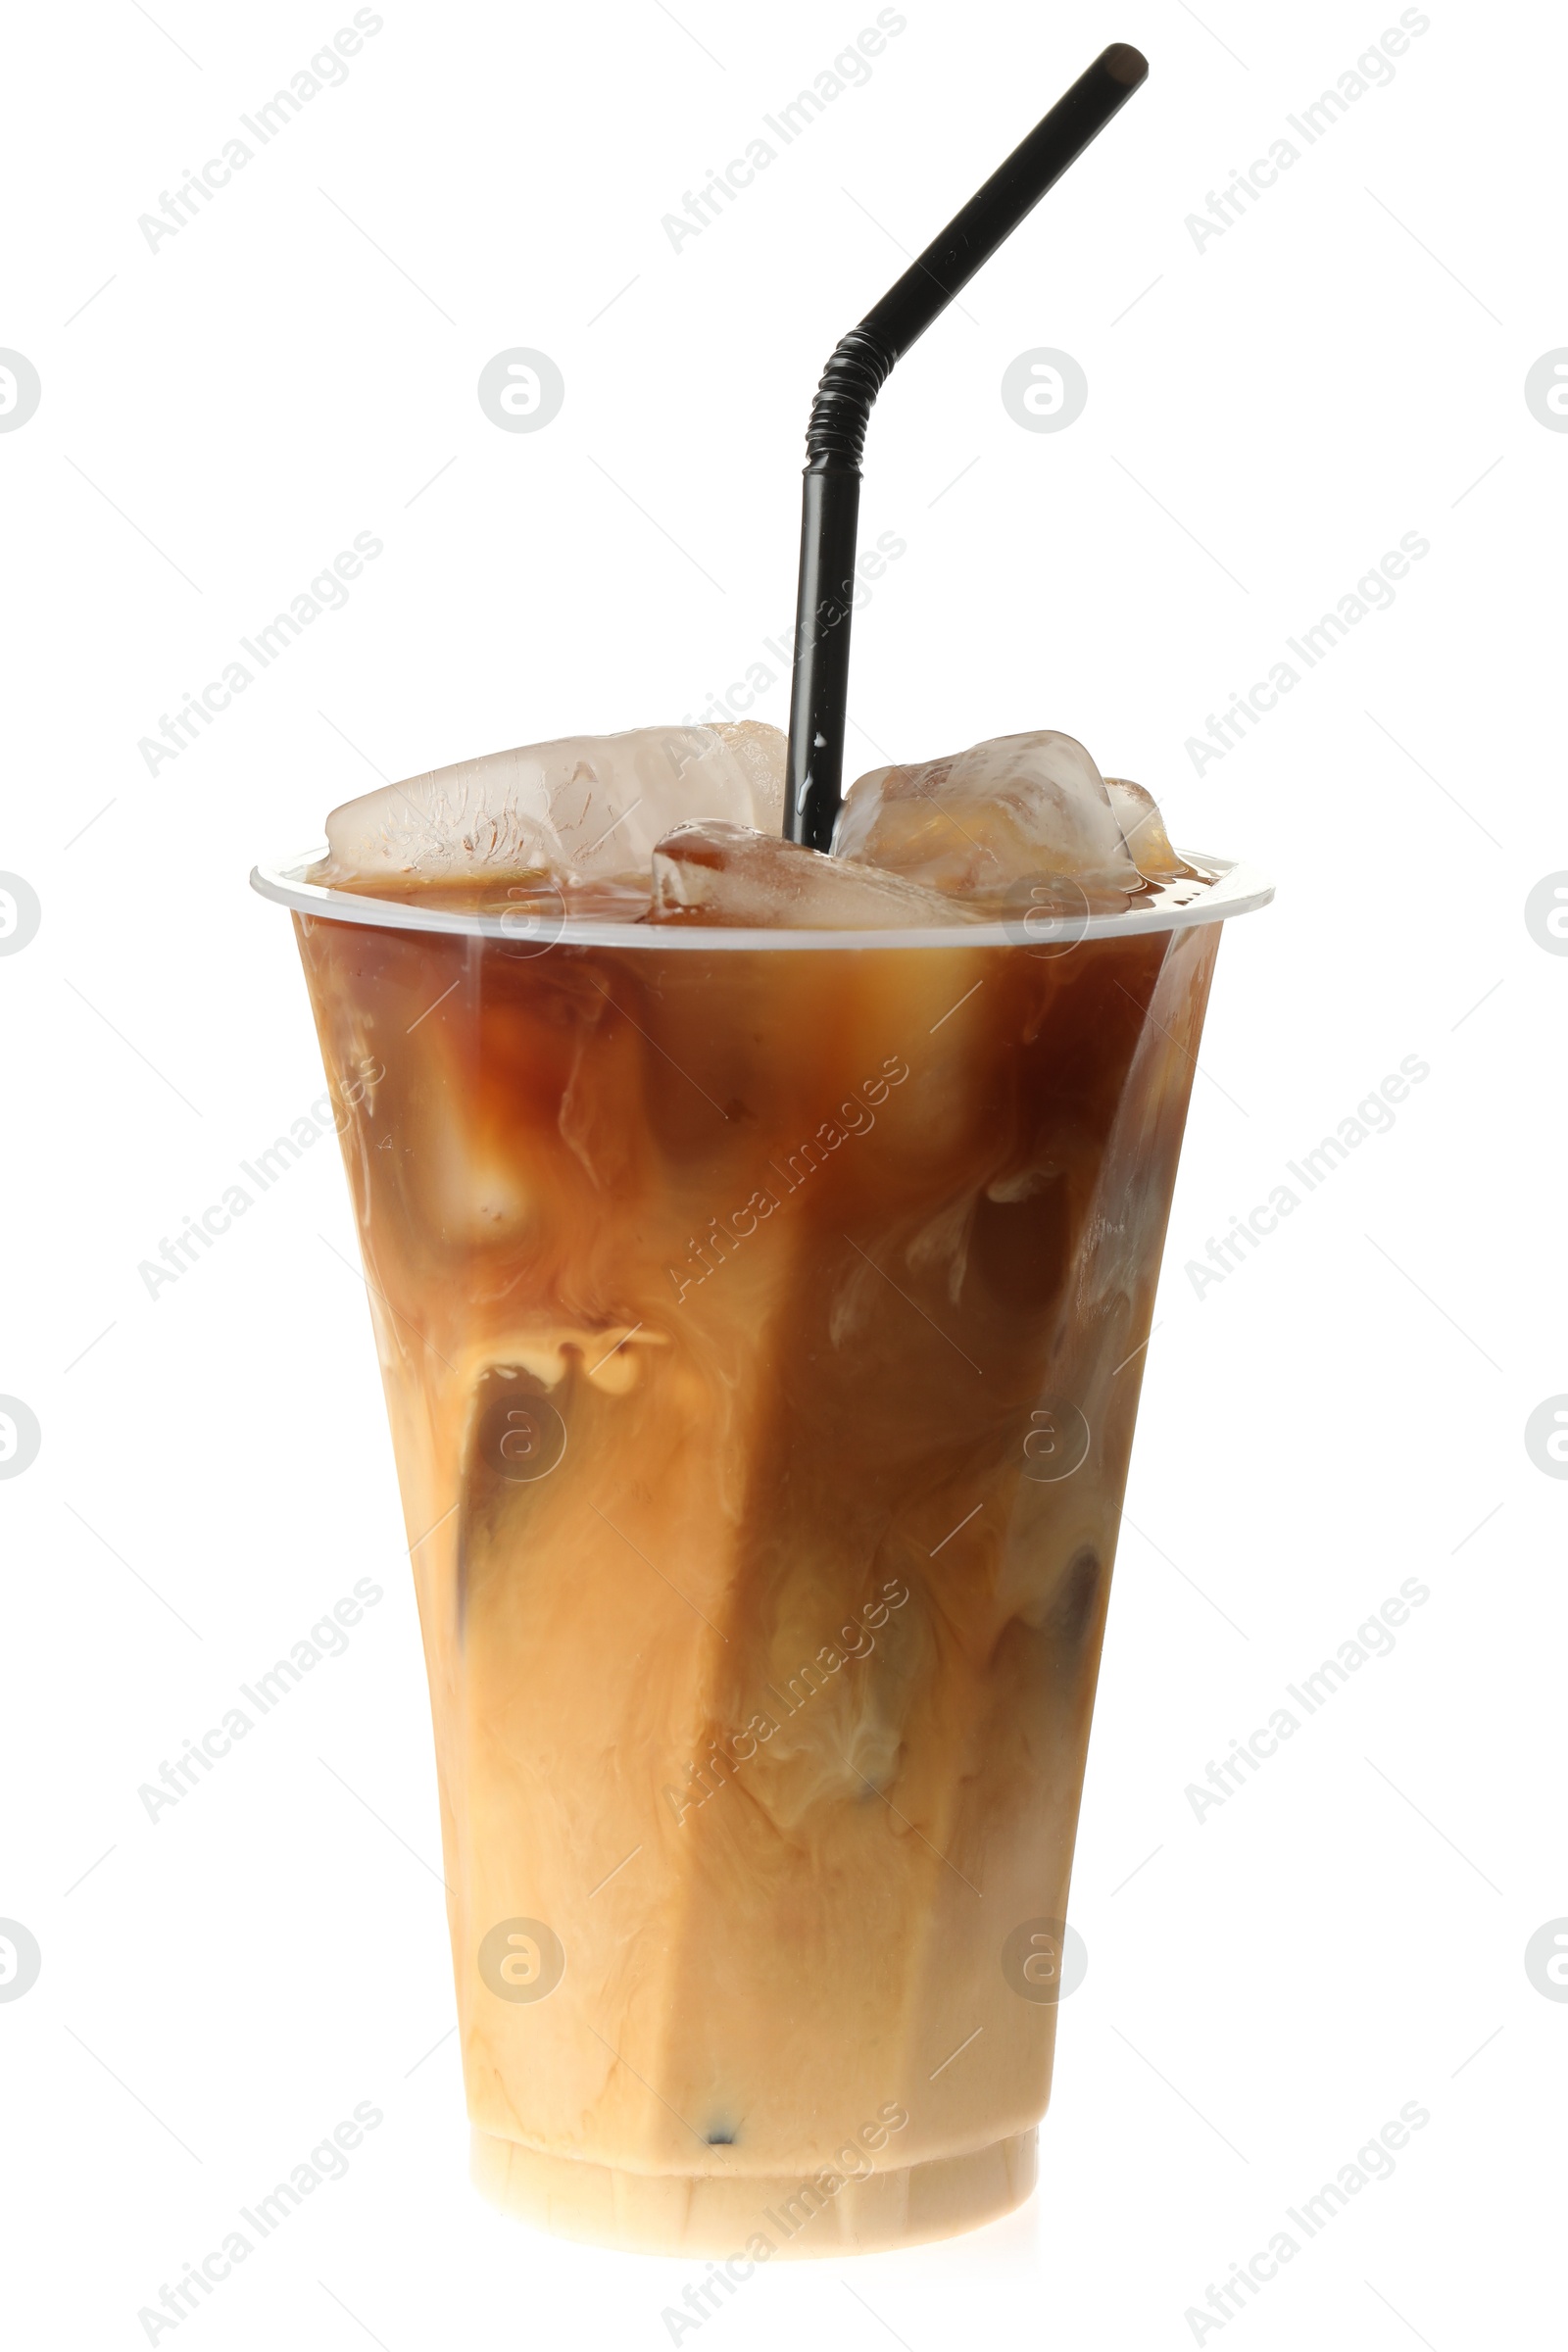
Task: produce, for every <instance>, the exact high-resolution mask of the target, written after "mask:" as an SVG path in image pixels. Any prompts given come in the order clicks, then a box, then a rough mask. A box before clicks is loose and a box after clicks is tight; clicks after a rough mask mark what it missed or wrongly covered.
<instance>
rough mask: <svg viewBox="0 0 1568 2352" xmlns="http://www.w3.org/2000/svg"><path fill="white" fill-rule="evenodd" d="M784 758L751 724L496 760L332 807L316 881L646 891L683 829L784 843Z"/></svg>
mask: <svg viewBox="0 0 1568 2352" xmlns="http://www.w3.org/2000/svg"><path fill="white" fill-rule="evenodd" d="M784 754H785V741H784V737H783V736H782V735H781V734H780V733H779V731H778V729H777V727H766V726H762V725H760V724H759V723H758V722H757V721H756V720H753V719H741V720H739V721H737V722H736V723H735V724H733V725H725V726H718V727H633V728H630V729H628V730H627V732H626V733H625V734H622V735H568V736H564V737H563V739H562V740H561V741H560V742H559V743H534V744H524V745H523V746H522V747H521V748H520V749H519V750H517V751H512V752H492V753H491V754H489V756H488V757H487V758H485V759H483V760H460V761H459V762H458V763H457V764H456V766H453V767H441V768H437V769H435V770H434V771H433V773H431V774H429V775H423V776H411V777H409V778H407V779H406V781H404V782H403V783H400V784H388V785H386V786H385V787H384V788H383V789H382V790H381V791H380V792H370V793H367V794H366V795H365V796H364V798H363V799H361V800H357V801H348V802H346V803H345V804H344V806H343V807H342V808H341V809H333V811H332V813H331V815H330V816H329V817H328V818H327V820H326V835H327V841H328V844H329V845H330V847H329V855H328V857H327V859H326V861H325V863H324V865H322V866H319V867H318V868H317V869H316V873H315V878H316V879H317V880H319V881H323V882H336V881H347V880H354V881H359V882H366V881H370V880H373V879H375V878H376V877H378V876H381V877H386V878H387V879H389V880H390V879H392V878H393V877H399V878H402V879H403V880H405V881H410V880H413V881H419V882H446V881H457V880H460V879H462V878H464V877H466V876H473V877H476V878H480V879H482V878H484V877H485V876H494V877H495V878H496V880H497V882H498V884H499V883H500V882H502V881H504V880H506V879H507V878H509V877H514V876H526V875H537V876H541V877H544V878H547V879H549V880H550V881H553V882H556V883H559V884H562V885H570V884H578V883H583V882H591V881H595V880H604V879H607V878H608V877H610V876H613V875H630V874H635V875H638V876H640V877H642V879H643V881H644V884H645V886H646V877H647V873H648V864H649V859H650V858H651V857H652V856H653V851H654V845H655V843H656V842H658V841H659V840H661V839H662V836H663V835H664V834H666V833H667V832H668V831H669V830H670V828H671V826H673V825H678V824H679V823H681V822H682V820H683V819H686V818H699V819H701V818H720V819H722V820H723V821H725V822H726V823H729V824H738V825H756V826H759V827H762V828H764V829H769V830H773V831H776V830H777V829H778V827H779V826H780V825H781V823H782V821H783V811H784Z"/></svg>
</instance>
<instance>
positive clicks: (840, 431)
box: [806, 326, 898, 473]
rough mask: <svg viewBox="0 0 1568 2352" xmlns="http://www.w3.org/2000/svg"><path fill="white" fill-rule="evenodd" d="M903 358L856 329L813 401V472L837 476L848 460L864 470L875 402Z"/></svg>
mask: <svg viewBox="0 0 1568 2352" xmlns="http://www.w3.org/2000/svg"><path fill="white" fill-rule="evenodd" d="M897 357H898V354H897V352H894V351H889V350H888V349H887V348H886V346H885V345H884V344H883V343H882V342H881V341H880V340H879V339H878V338H877V337H876V336H875V335H873V334H868V333H867V332H866V329H865V328H864V327H863V326H852V327H851V329H850V331H849V333H848V334H847V335H846V336H845V337H844V339H843V341H842V342H841V343H840V344H839V346H838V348H837V350H836V351H835V352H834V354H833V357H832V358H831V359H830V360H829V361H828V364H827V366H826V367H825V368H823V370H822V380H821V382H820V383H819V384H818V385H817V388H816V397H815V399H814V400H813V401H812V403H811V418H810V422H809V424H808V426H807V428H806V448H807V455H808V457H809V465H808V466H807V471H808V472H809V473H827V472H833V471H836V470H838V468H839V466H842V465H843V464H845V463H846V462H847V463H848V464H849V466H852V467H853V468H854V470H855V471H856V472H857V473H858V471H859V469H860V457H861V453H862V452H863V450H864V448H865V428H866V425H867V424H868V423H869V421H870V417H871V403H872V402H873V401H874V400H875V398H876V396H877V394H878V393H879V392H880V391H881V389H882V387H883V385H884V384H885V383H886V382H887V380H888V377H889V376H890V375H891V374H892V372H893V363H894V361H895V360H896V359H897ZM835 461H836V462H837V463H835Z"/></svg>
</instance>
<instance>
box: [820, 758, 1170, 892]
mask: <svg viewBox="0 0 1568 2352" xmlns="http://www.w3.org/2000/svg"><path fill="white" fill-rule="evenodd" d="M833 856H834V858H835V859H841V858H842V859H844V860H846V861H850V862H853V863H856V864H862V865H872V866H879V867H881V868H882V869H883V871H884V872H886V873H892V874H901V875H903V876H904V877H905V878H906V879H907V880H908V881H911V882H920V883H924V884H926V885H927V886H928V887H929V888H931V889H933V890H940V891H947V892H951V893H952V894H953V895H955V896H956V897H961V898H964V899H967V900H969V901H970V902H971V903H974V902H978V901H991V902H996V901H998V900H1001V901H1003V902H1004V903H1005V902H1006V901H1007V899H1008V897H1009V892H1010V890H1011V889H1012V887H1013V886H1015V885H1017V884H1018V883H1020V882H1024V881H1039V880H1045V879H1047V878H1052V879H1057V878H1070V879H1072V880H1073V881H1075V882H1077V883H1078V884H1079V885H1080V886H1081V887H1082V890H1083V892H1084V894H1085V896H1086V897H1087V899H1088V902H1089V905H1090V907H1091V909H1092V910H1093V911H1095V912H1097V913H1098V912H1107V913H1114V912H1115V911H1117V910H1118V909H1119V908H1120V907H1123V906H1125V904H1126V900H1127V897H1128V895H1129V894H1131V893H1134V892H1136V891H1137V890H1138V889H1139V888H1140V886H1141V876H1140V874H1139V872H1138V869H1137V866H1136V865H1135V863H1134V861H1133V859H1132V858H1130V857H1129V856H1128V854H1127V845H1126V843H1125V841H1124V840H1123V838H1122V829H1121V826H1120V824H1119V823H1118V821H1117V817H1116V812H1115V810H1114V809H1112V807H1111V804H1110V797H1109V794H1108V793H1107V791H1106V789H1105V785H1104V782H1103V779H1102V777H1101V773H1100V770H1099V768H1098V767H1096V765H1095V763H1094V761H1093V760H1091V758H1090V757H1089V754H1088V753H1087V752H1086V751H1085V749H1084V747H1083V745H1082V744H1081V743H1077V742H1075V741H1074V740H1073V738H1072V736H1070V735H1058V734H1054V733H1052V732H1050V731H1047V730H1041V731H1039V732H1036V733H1033V734H1026V735H1000V736H998V737H996V738H995V739H994V740H993V741H991V742H989V743H979V744H976V745H975V747H974V749H973V750H972V751H968V752H959V753H956V754H955V755H954V756H953V757H952V758H950V759H945V760H925V761H923V762H921V763H920V764H918V765H914V766H907V767H875V768H872V769H871V771H870V773H869V774H867V775H863V776H861V777H860V778H859V779H858V782H857V783H855V784H853V785H852V786H851V788H850V791H849V793H848V794H847V796H846V798H845V802H844V807H843V809H842V810H841V812H840V815H839V821H838V829H837V831H836V833H835V835H834V840H833Z"/></svg>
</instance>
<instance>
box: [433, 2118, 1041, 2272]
mask: <svg viewBox="0 0 1568 2352" xmlns="http://www.w3.org/2000/svg"><path fill="white" fill-rule="evenodd" d="M1038 2138H1039V2133H1038V2131H1036V2130H1035V2129H1034V2128H1033V2127H1031V2128H1030V2130H1029V2131H1016V2132H1014V2133H1013V2134H1012V2135H1011V2136H1010V2137H1009V2138H1007V2139H999V2140H995V2141H993V2143H992V2145H991V2146H990V2147H988V2148H976V2149H973V2150H971V2151H970V2152H969V2153H968V2154H966V2155H962V2156H938V2157H933V2158H932V2159H931V2160H930V2161H929V2162H928V2163H925V2164H911V2165H907V2166H906V2167H905V2168H904V2169H903V2170H902V2171H900V2172H877V2173H872V2174H871V2175H870V2176H869V2177H868V2178H867V2179H865V2180H846V2181H844V2182H843V2183H842V2184H841V2186H840V2187H839V2189H838V2190H837V2191H836V2193H833V2194H829V2193H827V2192H826V2191H825V2190H823V2189H820V2188H818V2187H817V2186H816V2185H815V2184H814V2180H813V2177H812V2174H811V2172H810V2171H809V2170H808V2171H807V2172H806V2173H805V2174H804V2175H802V2174H799V2173H788V2174H786V2173H781V2174H779V2175H778V2176H776V2177H772V2176H769V2175H765V2174H763V2175H755V2174H753V2175H746V2174H742V2175H736V2176H734V2177H732V2178H730V2179H728V2180H725V2179H722V2178H715V2177H714V2176H713V2175H711V2174H707V2173H704V2174H686V2173H622V2172H617V2171H615V2170H614V2169H613V2167H612V2166H610V2165H608V2164H588V2163H582V2162H579V2161H578V2160H577V2159H576V2158H574V2157H570V2156H546V2155H544V2154H542V2153H541V2152H540V2151H539V2150H538V2149H536V2148H525V2147H523V2146H521V2145H520V2143H519V2142H518V2141H516V2140H513V2139H500V2138H497V2137H496V2136H495V2135H494V2134H493V2133H491V2132H489V2131H477V2130H476V2131H474V2134H473V2152H472V2157H471V2161H470V2165H469V2173H470V2177H471V2179H472V2180H473V2183H474V2186H475V2187H476V2188H477V2189H478V2190H479V2191H480V2193H481V2195H483V2196H485V2197H487V2198H488V2199H489V2201H490V2203H491V2204H492V2205H498V2206H500V2207H501V2208H502V2210H503V2211H504V2212H507V2213H511V2214H514V2215H515V2216H516V2217H517V2219H518V2220H519V2221H524V2222H531V2223H532V2224H533V2225H534V2227H535V2228H536V2229H548V2230H551V2231H552V2232H553V2233H554V2234H555V2235H556V2236H558V2237H575V2238H582V2239H585V2240H587V2241H588V2242H589V2243H590V2244H593V2245H600V2246H613V2247H617V2248H619V2249H620V2250H621V2251H622V2252H625V2253H633V2254H708V2255H721V2256H723V2255H728V2256H731V2257H739V2258H742V2259H745V2258H746V2254H747V2245H748V2241H749V2240H750V2239H752V2238H754V2237H756V2236H759V2235H760V2236H762V2237H765V2238H766V2239H767V2241H768V2244H769V2247H770V2249H771V2251H770V2252H769V2253H768V2254H767V2255H766V2257H765V2259H766V2260H768V2261H772V2260H775V2259H777V2258H779V2257H787V2258H790V2259H799V2258H804V2257H809V2256H812V2255H817V2256H834V2255H840V2256H842V2255H845V2254H877V2253H886V2252H888V2251H890V2250H891V2249H893V2248H894V2247H898V2246H916V2245H921V2244H923V2243H925V2242H926V2241H927V2240H928V2239H931V2238H938V2237H956V2236H957V2235H958V2234H959V2233H960V2231H962V2230H965V2229H979V2228H980V2227H981V2225H982V2224H983V2223H985V2222H994V2221H997V2220H999V2219H1000V2218H1001V2216H1002V2215H1003V2214H1005V2213H1011V2212H1012V2210H1013V2208H1014V2207H1015V2206H1018V2205H1021V2204H1022V2203H1023V2201H1024V2199H1025V2198H1026V2197H1027V2196H1028V2195H1029V2194H1030V2192H1031V2190H1032V2189H1033V2187H1034V2185H1035V2173H1036V2146H1037V2141H1038ZM753 2259H755V2257H753ZM743 2276H749V2274H743Z"/></svg>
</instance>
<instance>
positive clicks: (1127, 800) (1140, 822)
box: [1105, 776, 1202, 882]
mask: <svg viewBox="0 0 1568 2352" xmlns="http://www.w3.org/2000/svg"><path fill="white" fill-rule="evenodd" d="M1105 790H1106V792H1107V793H1108V794H1109V795H1110V805H1111V807H1112V809H1114V810H1115V811H1116V821H1117V823H1118V824H1119V825H1120V826H1121V834H1122V839H1123V841H1125V843H1126V844H1127V851H1128V855H1129V857H1130V858H1132V861H1133V863H1134V865H1136V866H1137V868H1138V871H1139V872H1140V873H1141V874H1142V875H1143V877H1144V879H1145V881H1146V882H1198V881H1201V879H1202V876H1201V875H1200V874H1199V873H1198V872H1197V871H1196V870H1195V869H1194V867H1192V866H1190V865H1187V864H1184V862H1183V861H1182V859H1181V858H1178V857H1177V855H1176V852H1175V851H1174V850H1173V849H1172V848H1171V846H1170V836H1169V834H1168V833H1167V832H1166V831H1165V820H1164V818H1163V817H1162V816H1161V815H1160V813H1159V807H1158V804H1157V802H1156V801H1155V799H1154V796H1153V794H1152V792H1146V791H1145V789H1144V787H1143V785H1142V784H1131V783H1129V782H1128V780H1127V778H1126V777H1125V776H1107V777H1106V778H1105Z"/></svg>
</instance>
